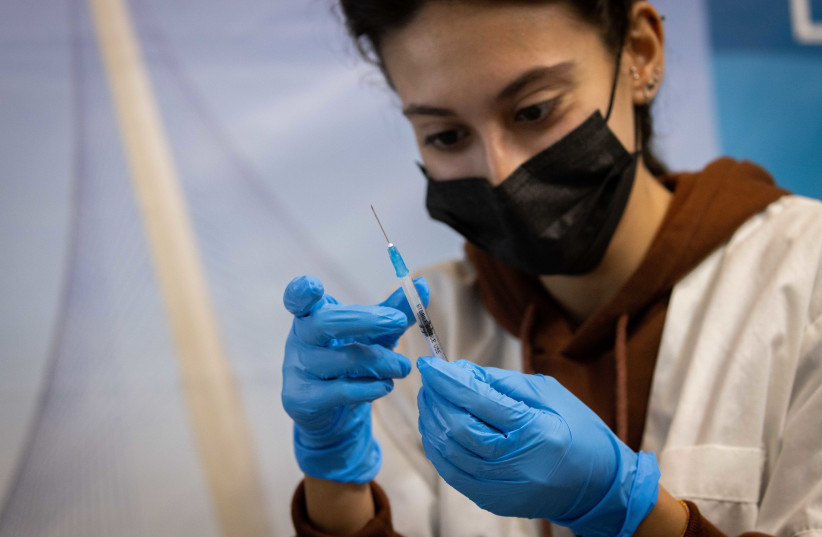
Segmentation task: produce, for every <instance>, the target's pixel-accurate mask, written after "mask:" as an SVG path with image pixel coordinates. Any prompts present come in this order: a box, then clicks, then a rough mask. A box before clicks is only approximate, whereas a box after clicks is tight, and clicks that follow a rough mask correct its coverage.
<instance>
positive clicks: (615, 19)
mask: <svg viewBox="0 0 822 537" xmlns="http://www.w3.org/2000/svg"><path fill="white" fill-rule="evenodd" d="M435 1H443V0H340V6H341V7H342V12H343V16H344V17H345V24H346V27H347V28H348V32H349V34H350V35H351V37H352V39H353V40H354V43H355V44H356V46H357V50H358V51H359V52H360V54H361V55H362V56H363V57H364V58H365V59H366V60H368V61H370V62H372V63H374V64H375V65H377V66H378V67H380V69H381V70H382V71H383V74H385V75H386V80H388V82H389V84H390V83H391V81H390V79H388V76H387V72H386V70H385V68H384V65H383V62H382V59H381V57H380V46H381V42H382V39H383V37H384V36H385V35H386V34H388V33H390V32H391V31H392V30H396V29H399V28H402V27H403V26H405V25H406V24H408V23H410V22H411V20H412V19H413V18H414V17H415V16H416V14H417V13H419V11H420V10H421V9H422V8H423V7H424V6H425V5H426V4H427V3H429V2H435ZM463 1H468V0H463ZM471 1H474V2H476V3H481V2H496V3H499V2H503V1H506V0H471ZM507 1H512V2H518V3H523V2H527V3H534V4H537V3H545V2H563V3H564V4H566V5H567V6H568V7H569V8H571V9H572V10H573V11H574V12H575V13H576V14H577V15H578V16H579V17H580V18H581V19H582V20H584V21H586V22H588V23H589V24H591V25H593V26H594V27H596V28H599V30H600V32H601V36H602V41H603V43H604V44H605V46H606V47H607V48H608V49H609V50H611V51H612V52H613V54H614V58H616V55H617V53H618V51H619V49H620V46H621V45H622V43H624V41H625V39H626V37H627V35H628V31H629V29H630V28H629V26H630V13H631V6H632V5H633V4H634V2H636V1H637V0H507ZM634 111H635V114H636V121H637V125H638V128H639V136H640V141H641V144H642V158H643V160H644V161H645V165H646V166H647V167H648V169H649V170H650V171H651V173H652V174H654V175H657V176H659V175H664V174H665V173H667V168H666V166H665V165H664V164H663V163H662V161H661V160H660V159H659V158H658V157H657V156H656V154H655V152H654V150H653V147H652V138H653V121H652V118H651V110H650V106H649V105H636V106H635V107H634Z"/></svg>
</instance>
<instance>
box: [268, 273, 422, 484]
mask: <svg viewBox="0 0 822 537" xmlns="http://www.w3.org/2000/svg"><path fill="white" fill-rule="evenodd" d="M415 284H416V286H417V290H418V291H419V293H420V297H421V298H422V299H423V301H425V302H426V303H427V302H428V285H427V284H426V283H425V280H424V279H422V278H420V279H418V280H416V281H415ZM283 302H284V303H285V307H286V309H288V311H290V312H291V313H293V314H294V322H293V324H292V328H291V332H290V333H289V335H288V339H287V341H286V344H285V359H284V361H283V392H282V401H283V407H284V408H285V411H286V412H287V413H288V415H289V416H291V418H292V419H293V420H294V451H295V453H296V456H297V462H298V464H299V465H300V468H301V469H302V471H303V472H305V473H306V474H307V475H310V476H313V477H317V478H320V479H328V480H332V481H342V482H353V483H367V482H368V481H371V480H372V479H373V478H374V477H375V476H376V475H377V472H378V471H379V469H380V462H381V461H382V456H381V452H380V447H379V445H378V444H377V441H376V440H374V438H373V436H372V435H371V403H370V402H371V401H373V400H375V399H378V398H380V397H382V396H384V395H386V394H387V393H388V392H390V391H391V390H392V389H393V387H394V382H393V381H392V380H391V379H394V378H402V377H404V376H406V375H408V373H409V372H410V371H411V362H409V361H408V359H407V358H406V357H404V356H402V355H401V354H397V353H395V352H392V351H391V349H392V348H394V346H395V345H396V344H397V341H398V340H399V338H400V336H401V335H402V334H403V332H405V330H406V329H407V328H408V327H409V326H411V325H412V324H414V315H413V314H412V313H411V309H410V308H409V306H408V302H407V301H406V299H405V296H404V295H403V294H402V291H401V290H397V291H396V292H394V293H393V294H392V295H391V296H390V297H389V298H388V299H387V300H386V301H384V302H382V303H381V304H380V305H378V306H344V305H341V304H338V303H337V301H336V300H334V298H332V297H331V296H329V295H326V294H325V293H324V290H323V285H322V283H320V281H319V280H318V279H317V278H314V277H313V276H301V277H299V278H295V279H294V280H292V281H291V283H289V284H288V287H287V288H286V290H285V294H284V296H283Z"/></svg>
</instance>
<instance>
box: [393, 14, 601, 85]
mask: <svg viewBox="0 0 822 537" xmlns="http://www.w3.org/2000/svg"><path fill="white" fill-rule="evenodd" d="M381 52H382V57H383V60H384V62H385V67H386V69H387V71H388V74H389V76H390V77H391V80H392V82H393V84H394V87H395V88H396V89H397V92H398V94H399V96H400V98H401V99H402V100H403V101H407V100H409V99H413V100H420V99H422V100H425V99H436V98H442V97H444V96H445V95H448V96H451V97H455V98H459V96H460V93H464V92H466V91H468V92H470V93H472V94H476V93H477V92H478V91H480V90H481V89H488V90H489V91H492V90H493V89H495V86H497V85H499V84H504V83H506V82H507V81H509V80H510V79H511V78H513V77H516V76H517V75H519V74H520V73H521V72H522V71H523V70H526V69H531V68H533V67H535V66H550V65H555V64H559V63H563V62H568V61H574V62H576V63H585V62H587V61H590V60H592V59H594V58H597V57H598V58H601V59H605V57H606V56H607V55H606V51H605V48H604V46H603V45H602V43H601V39H600V38H599V33H598V30H597V29H596V28H594V27H593V26H591V25H590V24H588V23H586V22H584V21H581V20H580V19H579V18H578V17H577V16H576V15H575V14H574V13H573V12H572V10H571V9H570V8H569V7H567V6H566V4H565V3H564V2H542V3H534V2H529V3H525V2H489V3H486V2H462V1H434V2H429V3H428V4H426V6H425V7H424V8H422V10H421V11H420V13H418V14H417V16H416V17H415V18H414V19H413V20H412V21H411V22H410V23H409V24H407V25H406V26H405V27H403V28H401V29H399V30H395V31H393V32H391V33H390V34H388V35H386V36H385V37H384V39H383V43H382V51H381Z"/></svg>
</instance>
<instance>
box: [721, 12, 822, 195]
mask: <svg viewBox="0 0 822 537" xmlns="http://www.w3.org/2000/svg"><path fill="white" fill-rule="evenodd" d="M707 5H708V10H709V14H710V23H711V41H712V47H713V51H714V54H713V62H714V63H713V69H714V80H715V84H716V91H717V108H718V115H719V118H718V119H719V121H718V123H719V132H720V140H721V144H722V152H723V153H726V154H729V155H731V156H734V157H737V158H745V159H750V160H752V161H754V162H757V163H759V164H761V165H763V166H764V167H765V168H767V169H768V170H769V171H770V172H771V173H772V174H773V175H774V178H775V179H776V181H777V182H778V183H779V184H780V185H782V186H784V187H786V188H788V189H790V190H792V191H793V192H795V193H797V194H803V195H807V196H813V197H816V198H822V0H783V1H774V0H747V1H745V2H740V1H739V0H709V1H708V2H707Z"/></svg>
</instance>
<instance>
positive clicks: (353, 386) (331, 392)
mask: <svg viewBox="0 0 822 537" xmlns="http://www.w3.org/2000/svg"><path fill="white" fill-rule="evenodd" d="M393 389H394V381H392V380H391V379H379V380H377V379H332V380H317V381H315V382H312V383H311V388H310V389H309V390H307V391H308V392H309V393H306V394H305V400H306V402H307V403H308V404H310V405H311V406H312V407H314V408H316V409H317V410H328V409H331V408H336V407H340V406H344V405H349V404H352V403H370V402H371V401H374V400H376V399H379V398H380V397H384V396H386V395H388V394H389V393H391V390H393Z"/></svg>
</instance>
